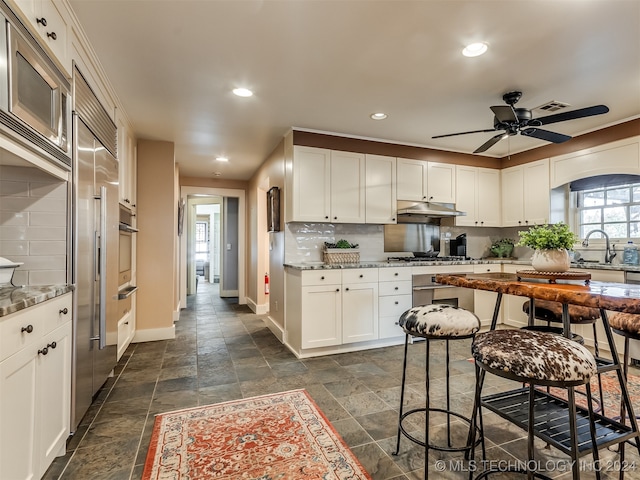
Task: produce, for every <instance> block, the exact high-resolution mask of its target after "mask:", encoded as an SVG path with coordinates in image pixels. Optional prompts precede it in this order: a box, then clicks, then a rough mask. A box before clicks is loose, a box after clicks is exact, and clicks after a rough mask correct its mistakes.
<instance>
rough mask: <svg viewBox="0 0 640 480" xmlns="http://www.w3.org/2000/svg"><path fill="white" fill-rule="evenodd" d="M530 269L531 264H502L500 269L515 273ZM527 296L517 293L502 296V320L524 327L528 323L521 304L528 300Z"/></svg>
mask: <svg viewBox="0 0 640 480" xmlns="http://www.w3.org/2000/svg"><path fill="white" fill-rule="evenodd" d="M528 269H531V265H503V266H502V271H503V272H505V273H516V272H517V271H518V270H528ZM528 301H529V299H528V298H527V297H521V296H519V295H503V296H502V309H501V310H502V312H503V316H502V318H503V322H504V323H505V324H507V325H511V326H512V327H525V326H527V324H528V323H529V318H528V317H527V314H526V313H524V311H523V310H522V305H523V304H524V303H525V302H528Z"/></svg>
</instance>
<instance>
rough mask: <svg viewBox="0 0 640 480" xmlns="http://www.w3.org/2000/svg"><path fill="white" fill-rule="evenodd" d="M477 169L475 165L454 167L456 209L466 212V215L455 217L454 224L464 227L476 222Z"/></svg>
mask: <svg viewBox="0 0 640 480" xmlns="http://www.w3.org/2000/svg"><path fill="white" fill-rule="evenodd" d="M477 175H478V169H477V168H476V167H465V166H462V165H458V166H457V167H456V202H455V203H456V209H457V210H460V211H462V212H466V215H464V216H460V217H456V225H458V226H464V227H475V226H476V225H477V223H478V219H477V218H476V208H477V201H478V199H477V195H476V185H477Z"/></svg>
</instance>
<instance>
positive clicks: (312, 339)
mask: <svg viewBox="0 0 640 480" xmlns="http://www.w3.org/2000/svg"><path fill="white" fill-rule="evenodd" d="M341 288H342V285H341V284H339V283H338V284H334V285H314V286H308V287H302V295H301V297H302V311H301V321H302V345H301V346H302V348H318V347H329V346H332V345H340V344H341V343H342V294H341V292H340V290H341Z"/></svg>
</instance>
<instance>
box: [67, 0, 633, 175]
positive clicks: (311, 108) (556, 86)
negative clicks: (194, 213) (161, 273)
mask: <svg viewBox="0 0 640 480" xmlns="http://www.w3.org/2000/svg"><path fill="white" fill-rule="evenodd" d="M71 5H72V7H73V9H74V11H75V12H76V14H77V16H78V18H79V19H80V22H81V23H82V25H83V27H84V29H85V31H86V33H87V35H88V37H89V39H90V41H91V42H92V44H93V46H94V48H95V50H96V52H97V54H98V57H99V58H100V59H101V61H102V64H103V66H104V69H105V71H106V72H107V75H108V77H109V79H110V81H111V83H112V85H113V87H114V89H115V91H116V92H117V95H118V96H119V98H120V100H121V101H122V103H123V105H124V106H125V110H126V111H127V114H128V115H129V117H130V119H131V120H132V123H133V126H134V129H135V132H136V134H137V135H138V137H140V138H146V139H156V140H165V141H172V142H175V146H176V160H177V161H178V162H179V164H180V170H181V173H182V174H183V175H187V176H204V177H211V176H212V174H213V172H214V171H218V172H221V173H222V177H221V178H222V179H241V180H246V179H249V178H250V177H251V175H252V173H253V172H254V171H255V169H256V167H257V166H258V165H260V164H261V163H262V161H264V159H265V158H266V156H267V155H268V154H269V153H270V152H271V151H272V150H273V148H274V147H275V146H276V145H277V144H278V142H279V141H280V139H281V138H282V136H283V135H284V134H285V133H286V132H287V130H288V129H289V128H291V127H300V128H303V129H310V130H318V131H326V132H336V133H339V134H345V135H353V136H359V137H367V138H376V139H382V140H387V141H391V142H398V143H408V144H413V145H420V146H427V147H433V148H438V149H447V150H453V151H459V152H466V153H471V152H472V151H473V150H475V149H476V148H477V147H479V146H480V145H481V144H482V143H484V142H485V141H486V140H488V139H489V138H490V137H491V136H493V135H494V133H475V134H470V135H464V136H455V137H449V138H443V139H437V140H433V139H431V136H433V135H439V134H445V133H454V132H461V131H469V130H480V129H489V128H493V114H492V112H491V110H490V109H489V107H490V106H491V105H503V102H502V94H503V93H505V92H507V91H511V90H521V91H522V92H524V95H523V97H522V99H521V100H520V102H519V103H518V104H517V106H518V107H526V108H530V109H533V108H534V107H537V106H539V105H541V104H543V103H546V102H548V101H550V100H558V101H561V102H565V103H568V104H570V105H571V107H570V108H569V109H577V108H584V107H589V106H592V105H596V104H605V105H607V106H608V107H609V108H610V112H609V113H608V114H605V115H600V116H596V117H589V118H584V119H579V120H572V121H568V122H562V123H557V124H553V125H549V126H547V127H544V128H546V129H548V130H553V131H557V132H560V133H564V134H568V135H577V134H581V133H586V132H589V131H592V130H596V129H599V128H602V127H604V126H609V125H613V124H617V123H620V122H623V121H625V120H629V119H632V118H637V117H639V116H640V1H639V0H552V1H545V0H504V1H500V0H487V1H484V0H475V1H462V0H457V1H453V0H421V1H407V0H360V1H357V0H351V1H348V0H343V1H337V0H336V1H331V0H306V1H305V0H226V1H224V0H199V1H192V0H156V1H153V2H152V1H142V0H118V1H114V0H71ZM473 41H485V42H487V43H488V44H489V51H488V53H486V54H485V55H483V56H481V57H477V58H465V57H463V56H462V55H461V53H460V52H461V49H462V48H463V46H464V45H465V44H466V43H469V42H473ZM237 86H244V87H248V88H250V89H252V90H253V91H254V93H255V95H254V96H253V97H251V98H239V97H236V96H234V95H233V94H232V93H231V90H232V89H233V88H234V87H237ZM569 109H567V110H569ZM379 111H382V112H385V113H387V114H388V116H389V117H388V118H387V119H386V120H383V121H374V120H371V119H370V118H369V115H370V114H371V113H374V112H379ZM541 115H542V114H541V113H538V112H534V116H535V117H538V116H541ZM496 133H499V132H496ZM639 133H640V132H639ZM545 144H546V142H544V141H542V140H537V139H532V138H526V137H524V136H522V135H518V136H515V137H511V138H509V139H508V140H503V141H501V142H499V143H498V144H497V145H495V146H494V147H493V148H491V149H490V150H489V151H488V152H487V153H486V154H487V155H491V156H498V157H502V156H505V155H507V154H508V153H517V152H520V151H523V150H528V149H531V148H536V147H539V146H542V145H545ZM220 155H224V156H227V157H229V159H230V162H229V163H228V164H221V163H219V162H215V160H214V158H215V157H216V156H220Z"/></svg>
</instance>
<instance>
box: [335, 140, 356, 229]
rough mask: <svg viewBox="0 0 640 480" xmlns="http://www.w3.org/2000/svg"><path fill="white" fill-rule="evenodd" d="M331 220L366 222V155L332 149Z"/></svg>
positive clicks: (338, 221)
mask: <svg viewBox="0 0 640 480" xmlns="http://www.w3.org/2000/svg"><path fill="white" fill-rule="evenodd" d="M330 205H331V214H330V216H331V219H330V221H331V222H337V223H364V221H365V156H364V154H362V153H351V152H338V151H335V150H332V151H331V201H330Z"/></svg>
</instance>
